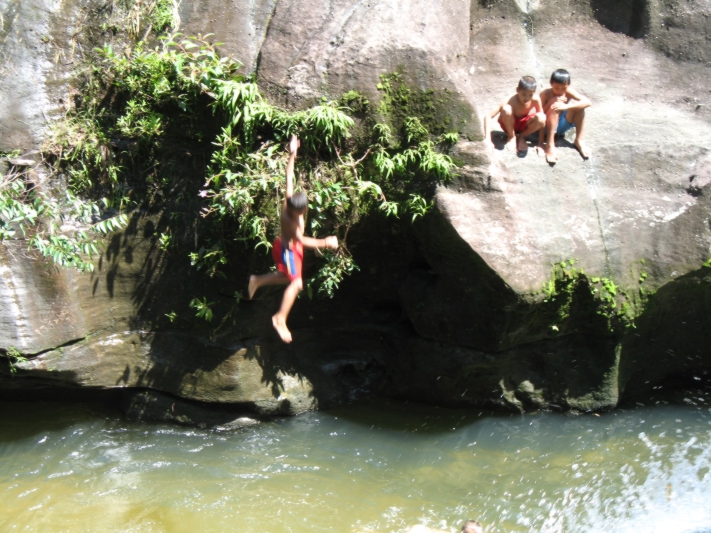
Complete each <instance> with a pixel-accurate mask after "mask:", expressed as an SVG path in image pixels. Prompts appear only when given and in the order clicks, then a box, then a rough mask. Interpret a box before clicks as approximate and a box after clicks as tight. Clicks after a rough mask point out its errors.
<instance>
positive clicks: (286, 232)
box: [249, 135, 338, 342]
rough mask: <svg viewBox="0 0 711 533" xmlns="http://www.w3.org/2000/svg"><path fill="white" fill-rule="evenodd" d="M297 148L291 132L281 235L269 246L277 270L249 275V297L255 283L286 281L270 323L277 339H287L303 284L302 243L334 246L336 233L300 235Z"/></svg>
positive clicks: (302, 201) (302, 205)
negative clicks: (288, 324) (289, 321)
mask: <svg viewBox="0 0 711 533" xmlns="http://www.w3.org/2000/svg"><path fill="white" fill-rule="evenodd" d="M298 149H299V139H298V138H297V137H296V135H294V136H293V137H292V138H291V141H289V162H288V163H287V165H286V199H285V200H284V203H283V204H282V207H281V236H280V237H278V238H277V239H276V240H275V241H274V244H273V246H272V258H273V259H274V262H275V263H276V266H277V272H271V273H269V274H262V275H261V276H250V278H249V299H250V300H251V299H252V297H253V296H254V293H255V292H257V289H259V287H264V286H265V285H288V287H287V288H286V290H285V291H284V298H283V299H282V302H281V308H280V309H279V312H277V314H276V315H274V316H273V317H272V324H274V329H276V330H277V333H279V336H280V337H281V340H283V341H284V342H291V332H290V331H289V329H288V328H287V327H286V317H287V316H289V311H291V307H292V306H293V305H294V301H295V300H296V297H297V296H298V295H299V293H300V292H301V289H303V288H304V285H303V281H302V280H301V265H302V263H303V260H304V247H306V248H331V249H334V250H335V249H336V248H338V239H337V238H336V237H333V236H331V237H326V238H325V239H314V238H312V237H307V236H305V235H304V215H305V214H306V211H307V209H308V206H309V203H308V199H307V198H306V195H305V194H304V193H302V192H297V193H296V194H294V160H295V159H296V152H297V151H298Z"/></svg>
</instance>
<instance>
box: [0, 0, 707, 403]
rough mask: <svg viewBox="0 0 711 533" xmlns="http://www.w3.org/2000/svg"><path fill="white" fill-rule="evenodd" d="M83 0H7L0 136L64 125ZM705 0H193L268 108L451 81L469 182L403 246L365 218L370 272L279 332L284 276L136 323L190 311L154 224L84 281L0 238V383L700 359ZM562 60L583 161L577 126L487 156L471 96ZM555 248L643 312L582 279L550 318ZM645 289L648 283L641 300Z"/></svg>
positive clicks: (498, 382)
mask: <svg viewBox="0 0 711 533" xmlns="http://www.w3.org/2000/svg"><path fill="white" fill-rule="evenodd" d="M57 5H59V4H57ZM79 7H80V6H79V3H78V2H64V3H61V7H56V4H55V3H49V2H42V1H41V0H32V1H30V2H25V1H24V0H23V2H19V1H13V0H9V1H6V2H5V3H4V4H1V5H0V13H2V15H3V22H2V29H1V30H0V57H1V58H2V59H3V64H4V65H5V67H4V68H3V70H2V71H0V96H1V99H0V149H3V150H8V149H12V148H23V149H31V148H33V147H35V146H36V145H37V143H38V142H39V140H40V139H41V136H42V131H43V122H44V118H43V116H42V112H43V111H44V113H45V114H47V115H48V116H50V117H51V116H53V114H54V112H55V110H57V109H58V108H60V106H61V102H60V101H59V98H60V97H61V98H66V97H67V93H68V89H67V85H66V81H67V77H66V76H67V70H66V69H67V68H69V67H70V66H71V65H66V64H64V63H62V61H64V60H65V59H67V54H68V53H69V52H68V50H71V47H70V46H71V35H73V32H74V27H75V26H76V25H77V24H78V23H79V22H78V21H80V20H81V13H82V12H81V9H80V8H79ZM708 12H709V6H708V5H707V4H703V3H701V4H700V3H695V4H693V5H692V4H688V3H687V4H681V3H678V2H676V3H675V2H664V3H662V2H656V1H652V0H648V1H646V2H641V3H640V2H638V1H637V0H635V1H632V0H629V1H623V2H611V1H608V0H590V1H589V2H587V1H585V2H576V3H574V4H572V3H567V2H563V1H559V0H554V1H551V2H528V3H524V2H519V1H517V0H505V1H504V0H502V1H498V2H497V1H493V2H484V1H482V2H465V1H463V0H455V1H450V0H435V1H431V2H424V3H423V2H415V1H409V0H406V1H395V0H372V1H367V2H366V1H362V0H360V1H353V0H334V1H332V2H326V3H324V2H317V1H314V0H268V1H267V0H264V1H257V0H255V1H238V0H232V1H231V2H222V1H220V2H218V1H206V2H193V1H188V0H183V2H182V3H181V10H180V15H181V20H182V24H183V25H184V26H185V28H186V32H187V33H194V34H195V33H203V34H204V33H208V32H212V33H215V34H216V38H217V39H219V40H220V41H222V42H224V43H225V44H224V45H223V47H222V50H223V52H226V53H230V54H232V55H234V56H235V57H237V58H239V59H241V60H242V61H243V63H244V68H245V71H246V72H255V73H256V75H257V79H258V80H259V83H260V85H261V86H262V88H263V89H264V90H265V91H266V92H267V93H268V94H269V95H270V97H271V98H273V99H275V100H276V101H278V102H280V103H282V104H286V105H290V106H302V105H306V104H309V103H312V102H313V101H315V100H318V99H320V98H321V97H322V96H327V97H338V96H340V95H341V94H342V93H344V92H346V91H348V90H358V91H360V92H362V93H364V94H366V95H367V96H368V97H369V98H370V99H371V101H373V102H377V101H378V100H379V98H380V96H381V93H380V92H379V91H378V90H377V89H376V85H377V83H378V82H379V81H380V76H381V75H383V74H389V73H392V72H394V71H399V72H401V73H402V75H403V77H404V79H406V81H407V83H408V85H409V86H410V87H413V88H415V89H421V90H423V91H425V90H429V89H434V90H438V91H446V92H447V94H450V95H451V96H452V100H451V104H450V105H448V110H447V112H446V113H444V114H443V115H442V116H440V117H439V119H440V120H441V121H442V122H443V123H445V124H446V125H447V127H449V128H450V129H456V130H458V131H460V133H462V134H464V136H466V137H468V138H469V140H468V141H464V140H463V141H462V142H460V144H459V145H457V147H456V148H455V152H454V156H455V158H456V159H457V161H458V162H459V163H460V165H461V167H460V168H459V171H458V175H457V177H456V179H455V180H454V181H453V182H452V184H450V185H448V186H447V187H442V188H440V189H439V190H438V192H437V195H436V205H437V212H436V213H434V214H433V215H431V216H429V217H427V218H425V219H424V220H422V221H420V222H418V223H417V224H416V225H415V232H414V233H415V240H414V241H413V242H412V243H410V242H409V241H408V242H406V243H402V242H400V241H402V240H403V238H402V236H401V235H395V234H394V232H395V229H392V232H390V229H391V228H389V229H388V230H387V231H386V230H383V229H382V228H381V229H378V230H377V231H375V230H374V232H372V233H370V234H367V233H364V235H363V238H362V239H361V242H360V243H359V244H358V248H356V247H354V250H355V255H356V259H357V260H358V261H359V262H360V264H361V266H362V267H363V273H362V274H361V275H359V276H356V277H354V278H353V280H352V281H350V282H348V283H350V284H351V285H348V283H346V284H345V286H344V289H343V292H342V294H340V295H339V296H338V297H337V299H336V300H335V301H333V302H322V303H308V302H299V303H298V304H297V307H296V309H295V313H294V316H293V318H292V324H293V327H294V331H295V339H296V342H295V343H294V345H292V346H285V345H283V344H281V343H279V342H278V341H277V340H275V338H274V337H273V334H272V333H271V331H270V328H269V323H268V317H269V315H270V314H271V313H272V312H273V309H272V308H273V307H274V306H275V305H276V304H277V302H278V298H279V294H277V293H274V294H271V293H270V294H269V295H268V296H267V297H266V298H265V299H264V300H263V301H261V302H257V303H253V304H245V307H244V308H243V310H242V311H240V314H239V315H238V318H237V319H235V322H234V324H233V325H231V326H229V327H226V328H225V330H224V331H221V332H220V333H219V335H218V334H215V335H212V337H211V336H210V335H209V334H207V333H205V332H204V331H203V332H196V331H173V330H171V329H170V327H167V328H166V327H162V328H155V327H153V326H152V325H151V324H149V323H147V319H146V316H150V317H152V319H157V318H160V317H162V316H163V314H165V313H167V312H169V311H171V310H172V309H173V307H171V306H172V305H173V304H174V303H175V305H176V306H178V305H182V306H183V307H185V306H186V305H187V302H186V301H183V300H181V297H182V296H183V295H182V294H181V292H182V293H186V294H187V292H188V290H187V287H188V286H189V285H190V284H191V283H193V282H192V281H190V279H191V278H190V273H189V272H188V270H187V269H182V270H181V269H180V268H178V267H175V266H171V264H170V263H171V262H172V259H170V258H166V257H163V256H162V255H161V253H160V252H159V251H158V250H157V249H156V246H155V242H154V240H153V239H152V238H151V237H150V235H149V234H148V232H147V230H146V227H147V225H148V224H149V222H150V220H149V219H148V218H142V217H137V219H136V223H135V227H134V228H132V229H131V230H130V231H127V232H126V234H125V235H118V236H116V237H115V238H114V241H113V242H112V245H111V246H110V247H109V250H108V251H107V253H106V254H105V256H104V257H103V258H102V260H101V264H100V265H98V267H99V268H97V271H96V272H95V273H94V274H93V275H78V274H76V273H72V272H56V271H55V270H53V269H52V268H49V267H47V266H46V265H45V264H44V263H43V262H42V261H39V260H37V258H33V257H28V256H27V253H26V252H25V251H24V250H23V249H22V248H21V247H19V246H17V245H13V244H3V245H2V246H0V347H2V348H4V349H5V350H7V349H8V348H10V347H13V348H16V349H18V350H19V351H21V352H22V353H24V354H27V355H30V356H32V357H31V358H30V361H28V362H27V363H21V364H18V365H17V366H18V368H19V370H18V371H17V374H16V377H15V378H11V377H9V374H7V372H6V373H5V375H4V377H0V387H5V388H7V387H19V386H22V383H31V382H32V383H43V384H45V385H47V384H49V385H61V386H77V385H78V386H83V387H99V388H113V387H148V388H152V389H155V390H160V391H164V392H168V393H171V394H174V395H178V396H182V397H185V398H189V399H194V400H200V401H208V402H223V403H236V404H239V405H241V406H244V407H245V408H249V409H251V410H253V411H256V412H259V413H271V414H277V413H283V414H293V413H296V412H300V411H302V410H305V409H311V408H314V407H316V406H319V405H328V404H329V403H337V402H342V401H348V400H352V399H355V398H358V397H362V396H366V395H378V394H379V395H389V396H401V397H408V398H414V399H418V400H421V401H429V402H436V403H440V404H446V405H495V406H500V407H504V408H509V409H533V408H546V407H551V406H552V407H555V406H558V407H560V408H563V409H565V408H568V409H571V408H572V409H605V408H611V407H614V406H615V405H616V404H617V402H618V401H619V399H620V398H621V397H623V396H624V395H629V394H633V393H639V392H643V391H645V390H649V388H650V387H652V386H653V385H654V384H655V383H658V382H660V380H663V379H664V378H665V377H666V376H670V375H675V374H680V373H695V374H694V375H697V376H704V375H707V374H703V372H708V370H709V369H711V351H709V349H708V346H711V323H710V321H711V312H709V311H710V310H711V277H710V274H709V269H708V268H704V267H702V264H703V263H704V262H705V261H706V260H708V259H709V257H711V227H710V226H709V216H710V215H711V204H710V202H711V199H710V197H711V192H710V191H711V189H710V188H709V187H710V185H709V184H710V183H711V174H710V172H711V170H710V169H711V154H710V153H709V147H708V142H707V140H706V139H708V138H709V136H710V134H711V111H709V108H710V107H711V101H710V98H711V97H710V94H711V93H709V86H708V80H709V79H711V68H710V67H709V64H708V60H709V57H708V54H709V50H710V48H709V47H708V35H709V29H710V27H711V21H710V20H709V18H708V16H707V15H708ZM30 30H32V31H30ZM45 35H48V36H50V37H51V39H52V40H50V43H59V44H60V46H59V48H60V49H61V50H63V52H64V55H63V56H61V54H60V59H61V60H60V61H58V62H55V59H54V58H55V53H56V50H55V48H52V46H54V44H52V45H51V46H50V45H48V44H47V43H45V42H44V40H43V36H45ZM20 38H22V41H20ZM62 58H63V59H62ZM66 63H69V61H66ZM560 67H563V68H566V69H568V70H569V71H570V72H571V74H572V77H573V86H574V87H575V88H576V89H578V90H579V91H581V92H582V93H584V94H585V95H587V96H588V97H589V98H590V99H591V100H592V102H593V106H592V107H591V108H589V109H588V110H587V115H586V117H587V126H586V140H587V143H588V145H590V147H591V148H592V150H593V155H592V157H591V158H590V159H589V160H587V161H583V160H582V159H581V158H580V156H579V155H578V153H577V151H576V150H575V149H574V147H573V146H572V139H573V137H568V138H567V139H566V140H564V141H561V142H560V146H559V152H560V161H559V163H558V164H556V165H555V166H554V167H550V166H549V165H547V164H546V163H545V161H544V160H543V159H542V158H540V157H538V156H537V155H536V154H535V153H534V152H533V150H529V153H528V154H527V155H526V156H525V157H518V156H517V155H515V154H510V153H508V152H505V151H503V150H501V145H502V142H501V139H500V137H495V139H494V140H495V143H496V144H497V147H498V148H497V149H495V150H492V151H491V152H489V151H487V150H485V149H484V148H483V143H481V142H479V141H480V139H481V135H482V131H481V125H480V117H481V115H482V113H484V112H486V111H487V110H489V109H491V108H492V107H493V106H494V105H496V104H497V103H498V102H500V101H502V100H504V99H505V98H507V97H508V96H509V95H510V94H512V93H513V90H514V88H515V86H516V83H517V80H518V78H519V77H520V76H522V75H525V74H530V75H533V76H535V77H536V79H537V80H538V81H539V87H541V88H545V87H546V86H547V79H548V76H549V75H550V73H551V72H552V71H553V70H554V69H555V68H560ZM495 135H496V134H495ZM381 241H386V242H387V243H388V244H387V245H385V246H384V247H383V246H381ZM412 249H416V250H417V251H416V252H412ZM568 260H572V261H574V263H575V268H577V269H582V270H584V271H585V274H586V275H588V276H589V277H604V278H609V279H611V280H613V281H614V283H615V284H616V285H617V287H618V288H619V289H620V290H624V291H626V292H627V294H629V295H633V296H634V297H635V299H636V301H637V303H638V304H639V309H642V314H641V316H639V317H638V318H637V319H636V320H635V325H636V329H634V328H630V329H627V330H626V331H616V332H610V331H609V330H608V329H607V325H606V323H605V320H604V318H603V317H600V316H599V315H596V314H595V312H594V305H595V302H594V300H593V297H592V295H591V294H590V292H589V291H587V292H586V291H585V290H581V292H580V294H577V293H576V294H575V295H574V298H573V300H572V301H573V304H572V305H571V308H570V309H569V310H568V311H566V313H567V315H566V316H565V317H563V318H561V317H560V316H558V315H556V316H553V315H551V314H550V313H549V311H547V309H548V307H546V306H545V305H544V304H545V302H544V299H545V295H544V287H545V286H546V284H547V283H548V282H549V281H550V280H551V277H552V264H553V263H558V262H560V261H568ZM181 268H182V267H181ZM244 274H246V272H245V273H244ZM240 275H243V273H241V271H240ZM235 276H236V274H235ZM640 280H641V281H640ZM171 283H172V285H171ZM640 286H642V288H643V289H644V290H645V291H646V292H647V293H649V294H653V296H652V297H651V299H650V300H649V302H648V303H647V304H646V305H642V302H641V300H640V299H641V296H638V295H639V289H640ZM170 287H179V288H180V290H175V289H173V290H174V292H175V293H176V294H171V295H170V297H168V298H167V299H166V300H167V301H166V302H161V301H160V298H159V297H156V296H155V294H158V293H159V292H160V291H162V292H163V293H164V294H165V293H169V292H171V291H170ZM349 287H350V288H349ZM158 289H160V291H159V290H158ZM205 290H210V291H213V292H212V294H215V295H217V296H215V297H216V298H219V294H220V292H221V291H222V292H225V291H224V290H223V289H221V288H220V287H218V286H213V287H212V288H209V289H205ZM228 292H229V291H228ZM250 306H251V307H250ZM175 308H178V307H175ZM311 317H313V318H311ZM403 317H404V319H403ZM216 337H217V338H216ZM208 338H212V339H213V340H208ZM704 379H706V378H704ZM33 380H34V381H33Z"/></svg>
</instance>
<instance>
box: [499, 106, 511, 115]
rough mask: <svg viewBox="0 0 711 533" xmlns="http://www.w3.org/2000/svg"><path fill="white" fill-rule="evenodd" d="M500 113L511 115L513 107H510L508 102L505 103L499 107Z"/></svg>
mask: <svg viewBox="0 0 711 533" xmlns="http://www.w3.org/2000/svg"><path fill="white" fill-rule="evenodd" d="M501 115H502V116H513V108H512V107H511V105H510V104H505V105H504V106H503V107H502V108H501Z"/></svg>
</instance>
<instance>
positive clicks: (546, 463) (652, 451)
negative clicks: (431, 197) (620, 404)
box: [0, 398, 711, 533]
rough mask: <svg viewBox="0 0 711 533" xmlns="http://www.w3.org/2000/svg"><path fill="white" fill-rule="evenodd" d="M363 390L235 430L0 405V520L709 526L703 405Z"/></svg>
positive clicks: (62, 524)
mask: <svg viewBox="0 0 711 533" xmlns="http://www.w3.org/2000/svg"><path fill="white" fill-rule="evenodd" d="M688 401H689V402H690V403H692V402H693V403H697V404H698V405H688V406H670V405H665V406H662V405H658V406H655V407H636V408H632V409H621V410H617V411H614V412H612V413H607V414H601V415H599V416H597V415H579V416H571V415H561V414H553V413H541V414H529V415H523V416H521V415H514V416H509V415H503V416H502V415H496V416H494V415H491V414H490V413H481V414H480V413H479V412H476V411H474V412H471V411H457V410H448V409H437V408H431V407H424V406H421V405H415V404H406V403H396V402H382V401H381V402H378V403H364V404H358V405H352V406H348V407H345V408H340V409H337V410H332V411H327V412H318V413H308V414H305V415H302V416H298V417H295V418H289V419H279V420H275V421H271V422H264V423H262V424H260V425H259V426H257V427H255V428H250V429H247V430H242V431H239V432H235V433H227V432H220V431H215V430H196V429H187V428H182V427H178V426H167V425H147V424H141V423H135V422H127V421H125V420H122V419H121V418H120V417H118V416H115V415H114V414H112V413H110V412H109V413H107V412H106V411H105V409H103V408H98V407H96V408H89V407H87V406H82V405H78V404H50V403H0V531H2V532H11V531H23V532H34V531H36V532H42V533H54V532H71V533H77V532H122V533H123V532H146V533H148V532H150V533H153V532H320V531H339V532H366V531H368V532H399V531H405V530H407V529H408V528H409V527H411V526H414V525H416V524H425V525H428V526H430V527H433V528H439V529H442V530H445V531H458V528H459V527H460V526H461V523H462V522H463V520H465V519H467V518H473V519H477V520H479V521H480V522H482V524H484V526H485V531H487V532H491V533H493V532H513V531H517V532H518V531H520V532H528V531H531V532H534V531H536V532H538V531H541V532H553V533H557V532H593V531H595V532H603V531H604V532H610V531H614V532H642V531H653V530H654V531H664V532H689V533H691V532H694V533H700V532H709V531H711V473H709V467H710V466H711V409H710V408H709V407H708V404H706V402H703V401H702V402H701V403H699V402H697V401H695V399H694V398H689V399H688Z"/></svg>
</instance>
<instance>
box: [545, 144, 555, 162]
mask: <svg viewBox="0 0 711 533" xmlns="http://www.w3.org/2000/svg"><path fill="white" fill-rule="evenodd" d="M546 162H547V163H550V164H551V165H554V164H556V163H557V162H558V152H557V151H556V149H555V146H551V145H550V144H549V145H548V146H546Z"/></svg>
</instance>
